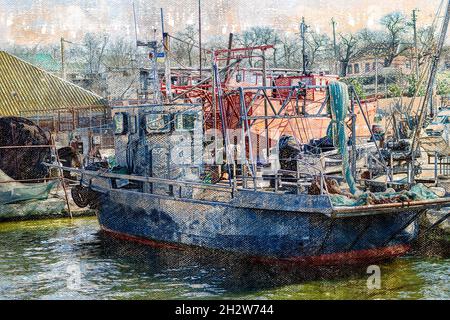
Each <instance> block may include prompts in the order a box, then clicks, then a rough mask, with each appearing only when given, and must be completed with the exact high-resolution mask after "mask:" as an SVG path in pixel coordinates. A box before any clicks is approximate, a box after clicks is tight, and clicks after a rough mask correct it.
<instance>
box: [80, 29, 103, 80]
mask: <svg viewBox="0 0 450 320" xmlns="http://www.w3.org/2000/svg"><path fill="white" fill-rule="evenodd" d="M107 44H108V37H107V36H106V35H104V36H97V35H94V34H92V33H88V34H86V36H85V37H84V40H83V51H84V59H85V61H86V64H87V68H88V73H89V74H91V75H95V74H99V73H100V71H101V66H102V64H103V58H104V54H105V49H106V45H107Z"/></svg>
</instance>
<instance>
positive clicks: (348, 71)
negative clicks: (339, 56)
mask: <svg viewBox="0 0 450 320" xmlns="http://www.w3.org/2000/svg"><path fill="white" fill-rule="evenodd" d="M347 73H348V74H352V73H353V68H352V65H351V64H349V65H348V67H347Z"/></svg>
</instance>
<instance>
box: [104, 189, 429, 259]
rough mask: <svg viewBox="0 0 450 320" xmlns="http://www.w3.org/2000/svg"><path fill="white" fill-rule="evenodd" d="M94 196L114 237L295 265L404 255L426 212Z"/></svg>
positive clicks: (113, 193) (117, 193) (107, 193)
mask: <svg viewBox="0 0 450 320" xmlns="http://www.w3.org/2000/svg"><path fill="white" fill-rule="evenodd" d="M97 191H98V189H97ZM99 195H100V208H99V212H98V219H99V223H100V226H101V228H102V230H104V231H106V232H107V233H109V234H112V235H114V236H115V237H118V238H122V239H126V240H132V241H137V242H140V243H144V244H148V245H152V246H156V247H161V246H162V247H169V248H183V247H186V246H196V247H202V248H207V249H213V250H221V251H227V252H234V253H236V254H240V255H241V254H242V255H245V256H248V257H249V258H253V259H256V260H258V261H261V262H267V263H273V262H278V263H287V264H299V265H304V264H306V265H337V264H339V265H340V264H357V263H369V262H374V261H379V260H385V259H390V258H394V257H397V256H399V255H402V254H405V253H406V252H407V251H408V250H409V247H410V243H411V242H412V241H413V240H414V239H415V238H416V237H417V234H418V223H417V217H418V216H419V215H420V213H421V212H422V211H423V210H424V208H423V207H414V208H403V209H397V210H395V211H394V212H392V211H391V212H384V213H381V214H373V213H370V214H361V215H357V216H351V217H347V218H331V217H330V216H327V215H325V214H323V213H319V212H314V210H311V212H306V211H302V212H295V211H283V210H266V209H260V208H251V207H236V206H233V205H227V204H225V203H209V202H193V201H187V200H185V199H177V198H174V197H168V196H161V195H156V194H148V193H142V192H135V191H127V190H115V189H110V190H103V192H102V193H99ZM292 196H294V195H292ZM255 197H256V198H257V195H256V193H255Z"/></svg>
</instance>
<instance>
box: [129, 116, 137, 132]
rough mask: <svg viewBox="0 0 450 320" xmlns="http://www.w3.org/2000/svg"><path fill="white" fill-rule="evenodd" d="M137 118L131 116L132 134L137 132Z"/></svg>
mask: <svg viewBox="0 0 450 320" xmlns="http://www.w3.org/2000/svg"><path fill="white" fill-rule="evenodd" d="M136 120H137V117H136V116H130V133H131V134H133V133H136V132H137V121H136Z"/></svg>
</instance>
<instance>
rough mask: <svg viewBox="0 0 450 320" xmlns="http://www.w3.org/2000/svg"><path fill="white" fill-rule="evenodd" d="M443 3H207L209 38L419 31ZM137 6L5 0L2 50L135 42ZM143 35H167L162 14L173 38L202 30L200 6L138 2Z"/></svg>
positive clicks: (1, 2) (0, 7)
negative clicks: (115, 39)
mask: <svg viewBox="0 0 450 320" xmlns="http://www.w3.org/2000/svg"><path fill="white" fill-rule="evenodd" d="M441 1H442V0H395V1H393V0H333V1H329V0H201V3H202V5H201V6H202V30H203V32H204V35H205V38H207V37H209V36H216V35H227V34H228V33H229V32H241V31H242V30H245V29H247V28H250V27H252V26H256V25H260V26H272V27H275V28H277V29H280V30H281V31H284V32H298V28H299V22H300V20H301V18H302V16H304V17H305V19H306V23H307V24H308V25H310V26H311V28H313V29H315V30H316V31H319V32H326V33H329V34H331V23H330V21H331V18H334V19H335V20H336V22H337V32H343V33H345V32H351V31H356V30H359V29H361V28H365V27H367V28H372V29H377V28H379V24H378V22H379V20H380V18H381V17H382V16H383V15H384V14H386V13H389V12H392V11H401V12H403V13H404V14H405V15H407V16H411V12H412V10H413V9H415V8H417V9H419V10H420V11H419V12H418V25H419V26H420V25H426V24H430V23H431V21H432V19H433V17H434V15H435V12H436V10H437V8H438V7H439V4H440V3H441ZM132 3H133V1H132V0H75V1H69V0H34V1H32V0H17V1H16V0H0V45H6V44H19V45H29V46H35V45H38V44H44V45H45V44H54V43H57V42H58V41H59V39H60V38H61V37H64V38H65V39H67V40H69V41H75V42H76V41H79V40H81V39H82V38H83V37H84V35H85V34H86V33H88V32H94V33H107V34H111V35H113V36H121V37H129V38H130V39H134V36H135V29H134V23H133V6H132ZM135 8H136V16H137V25H138V34H139V38H140V39H141V40H150V39H152V38H153V36H154V34H155V32H154V31H153V30H154V29H156V30H157V36H160V34H161V31H160V29H161V24H160V8H163V10H164V20H165V28H166V30H167V31H168V32H171V33H173V32H176V31H179V30H182V29H183V28H184V27H186V25H188V24H198V0H185V1H183V0H135Z"/></svg>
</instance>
